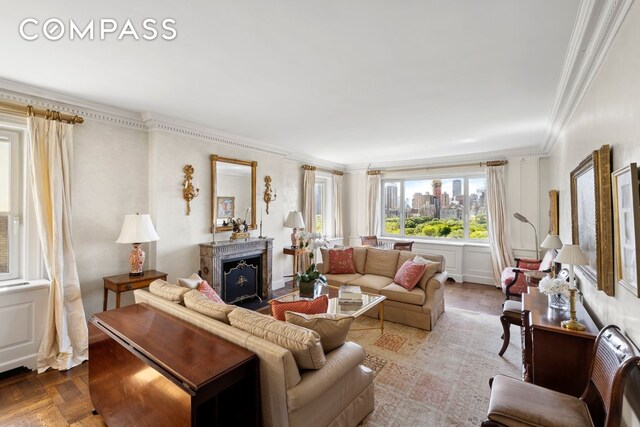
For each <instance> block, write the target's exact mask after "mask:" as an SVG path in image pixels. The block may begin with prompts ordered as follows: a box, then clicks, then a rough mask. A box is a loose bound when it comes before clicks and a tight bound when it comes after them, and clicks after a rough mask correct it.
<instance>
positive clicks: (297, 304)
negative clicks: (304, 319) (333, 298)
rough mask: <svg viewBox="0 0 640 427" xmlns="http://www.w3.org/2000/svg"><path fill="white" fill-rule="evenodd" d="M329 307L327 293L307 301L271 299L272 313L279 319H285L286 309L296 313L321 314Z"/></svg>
mask: <svg viewBox="0 0 640 427" xmlns="http://www.w3.org/2000/svg"><path fill="white" fill-rule="evenodd" d="M327 307H329V298H328V297H327V296H326V295H321V296H319V297H318V298H316V299H314V300H311V301H307V300H300V301H291V302H282V301H278V300H277V299H274V300H272V301H271V314H273V317H275V318H276V319H278V320H284V313H285V311H294V312H296V313H304V314H320V313H326V312H327Z"/></svg>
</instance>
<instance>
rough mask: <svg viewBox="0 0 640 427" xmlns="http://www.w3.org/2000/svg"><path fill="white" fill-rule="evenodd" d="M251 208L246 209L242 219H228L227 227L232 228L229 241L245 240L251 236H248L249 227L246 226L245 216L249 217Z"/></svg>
mask: <svg viewBox="0 0 640 427" xmlns="http://www.w3.org/2000/svg"><path fill="white" fill-rule="evenodd" d="M249 211H251V208H249V209H247V212H246V213H245V216H244V219H242V218H235V219H234V218H230V219H229V225H231V226H232V227H233V231H232V232H231V240H238V239H245V240H247V239H248V238H249V237H251V235H250V234H249V231H248V230H249V226H248V225H247V216H248V215H249Z"/></svg>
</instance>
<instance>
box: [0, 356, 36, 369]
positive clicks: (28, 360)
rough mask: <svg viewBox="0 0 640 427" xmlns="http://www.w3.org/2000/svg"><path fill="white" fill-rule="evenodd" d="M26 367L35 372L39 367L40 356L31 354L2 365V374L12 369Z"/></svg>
mask: <svg viewBox="0 0 640 427" xmlns="http://www.w3.org/2000/svg"><path fill="white" fill-rule="evenodd" d="M21 366H24V367H26V368H28V369H31V370H32V371H35V370H36V369H37V367H38V354H37V353H34V354H29V355H27V356H23V357H20V358H18V359H13V360H10V361H8V362H5V363H2V364H0V372H5V371H9V370H11V369H15V368H20V367H21Z"/></svg>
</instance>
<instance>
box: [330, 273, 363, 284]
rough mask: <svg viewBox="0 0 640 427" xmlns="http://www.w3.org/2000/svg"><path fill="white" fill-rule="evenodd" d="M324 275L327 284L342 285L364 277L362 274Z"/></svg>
mask: <svg viewBox="0 0 640 427" xmlns="http://www.w3.org/2000/svg"><path fill="white" fill-rule="evenodd" d="M324 277H325V278H326V279H327V284H329V285H331V286H340V285H344V284H345V283H347V282H351V281H353V280H356V279H357V278H359V277H362V274H358V273H355V274H325V276H324Z"/></svg>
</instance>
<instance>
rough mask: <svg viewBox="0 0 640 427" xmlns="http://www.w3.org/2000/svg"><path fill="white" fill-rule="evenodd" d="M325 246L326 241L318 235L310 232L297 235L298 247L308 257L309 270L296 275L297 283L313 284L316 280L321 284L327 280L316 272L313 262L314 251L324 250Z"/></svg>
mask: <svg viewBox="0 0 640 427" xmlns="http://www.w3.org/2000/svg"><path fill="white" fill-rule="evenodd" d="M327 245H328V242H327V240H326V239H325V238H324V236H322V234H320V233H315V232H310V231H301V232H299V233H298V247H299V248H300V249H303V250H304V251H305V252H306V253H307V255H308V257H309V268H307V270H306V271H305V272H304V273H300V272H298V273H296V280H297V281H298V282H300V281H302V282H315V281H316V280H318V279H319V280H321V281H322V282H323V283H326V282H327V279H326V278H325V277H324V276H323V275H322V274H320V272H319V271H318V270H316V264H315V263H314V262H313V258H314V254H315V252H316V250H317V249H319V248H326V247H327Z"/></svg>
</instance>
